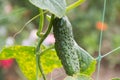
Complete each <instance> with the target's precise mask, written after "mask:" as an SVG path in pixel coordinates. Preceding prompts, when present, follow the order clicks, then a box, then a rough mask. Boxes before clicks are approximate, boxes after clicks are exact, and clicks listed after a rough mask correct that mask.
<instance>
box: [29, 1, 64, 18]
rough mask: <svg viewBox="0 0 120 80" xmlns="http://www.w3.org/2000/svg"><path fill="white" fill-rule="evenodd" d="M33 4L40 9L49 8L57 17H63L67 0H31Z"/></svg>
mask: <svg viewBox="0 0 120 80" xmlns="http://www.w3.org/2000/svg"><path fill="white" fill-rule="evenodd" d="M29 1H30V2H31V3H32V4H33V5H35V6H37V7H38V8H40V9H44V10H47V11H49V12H51V13H53V14H55V15H56V16H57V17H59V18H60V17H63V16H64V15H65V12H66V1H65V0H29Z"/></svg>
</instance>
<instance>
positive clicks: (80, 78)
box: [64, 74, 93, 80]
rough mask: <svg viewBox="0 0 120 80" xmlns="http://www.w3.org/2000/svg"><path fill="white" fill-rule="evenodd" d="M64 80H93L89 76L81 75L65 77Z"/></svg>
mask: <svg viewBox="0 0 120 80" xmlns="http://www.w3.org/2000/svg"><path fill="white" fill-rule="evenodd" d="M64 80H93V79H92V78H91V77H90V76H87V75H84V74H81V75H77V76H76V75H75V76H67V77H66V78H65V79H64Z"/></svg>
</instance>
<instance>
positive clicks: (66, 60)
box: [53, 17, 92, 75]
mask: <svg viewBox="0 0 120 80" xmlns="http://www.w3.org/2000/svg"><path fill="white" fill-rule="evenodd" d="M53 32H54V37H55V50H56V52H57V55H58V57H59V59H60V60H61V63H62V65H63V67H64V69H65V71H66V74H68V75H74V74H77V73H79V72H80V71H81V70H82V71H83V70H85V69H87V68H88V67H89V64H90V62H91V61H92V57H91V56H90V55H89V54H88V53H87V52H86V51H85V50H84V49H82V48H80V47H79V46H78V45H77V43H76V42H75V40H74V37H73V33H72V26H71V23H70V22H69V20H68V18H67V17H63V18H55V19H54V21H53ZM81 67H82V69H80V68H81Z"/></svg>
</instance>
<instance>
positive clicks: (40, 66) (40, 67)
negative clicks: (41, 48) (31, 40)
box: [37, 55, 46, 80]
mask: <svg viewBox="0 0 120 80" xmlns="http://www.w3.org/2000/svg"><path fill="white" fill-rule="evenodd" d="M37 57H38V67H39V69H40V72H41V74H42V77H43V79H44V80H46V77H45V74H44V72H43V69H42V65H41V61H40V56H39V55H37Z"/></svg>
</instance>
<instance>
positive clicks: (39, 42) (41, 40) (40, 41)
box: [36, 14, 54, 52]
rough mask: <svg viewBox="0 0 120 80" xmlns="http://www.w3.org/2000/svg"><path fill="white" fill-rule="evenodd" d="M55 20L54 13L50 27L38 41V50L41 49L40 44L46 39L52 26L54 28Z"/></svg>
mask: <svg viewBox="0 0 120 80" xmlns="http://www.w3.org/2000/svg"><path fill="white" fill-rule="evenodd" d="M53 20H54V15H53V14H52V17H51V21H50V24H49V26H48V29H47V31H46V33H45V35H44V36H43V37H42V38H41V39H39V41H38V45H37V48H36V52H39V50H40V45H41V44H42V42H43V41H44V39H45V38H46V37H47V35H48V34H49V33H50V31H51V28H52V23H53Z"/></svg>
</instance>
